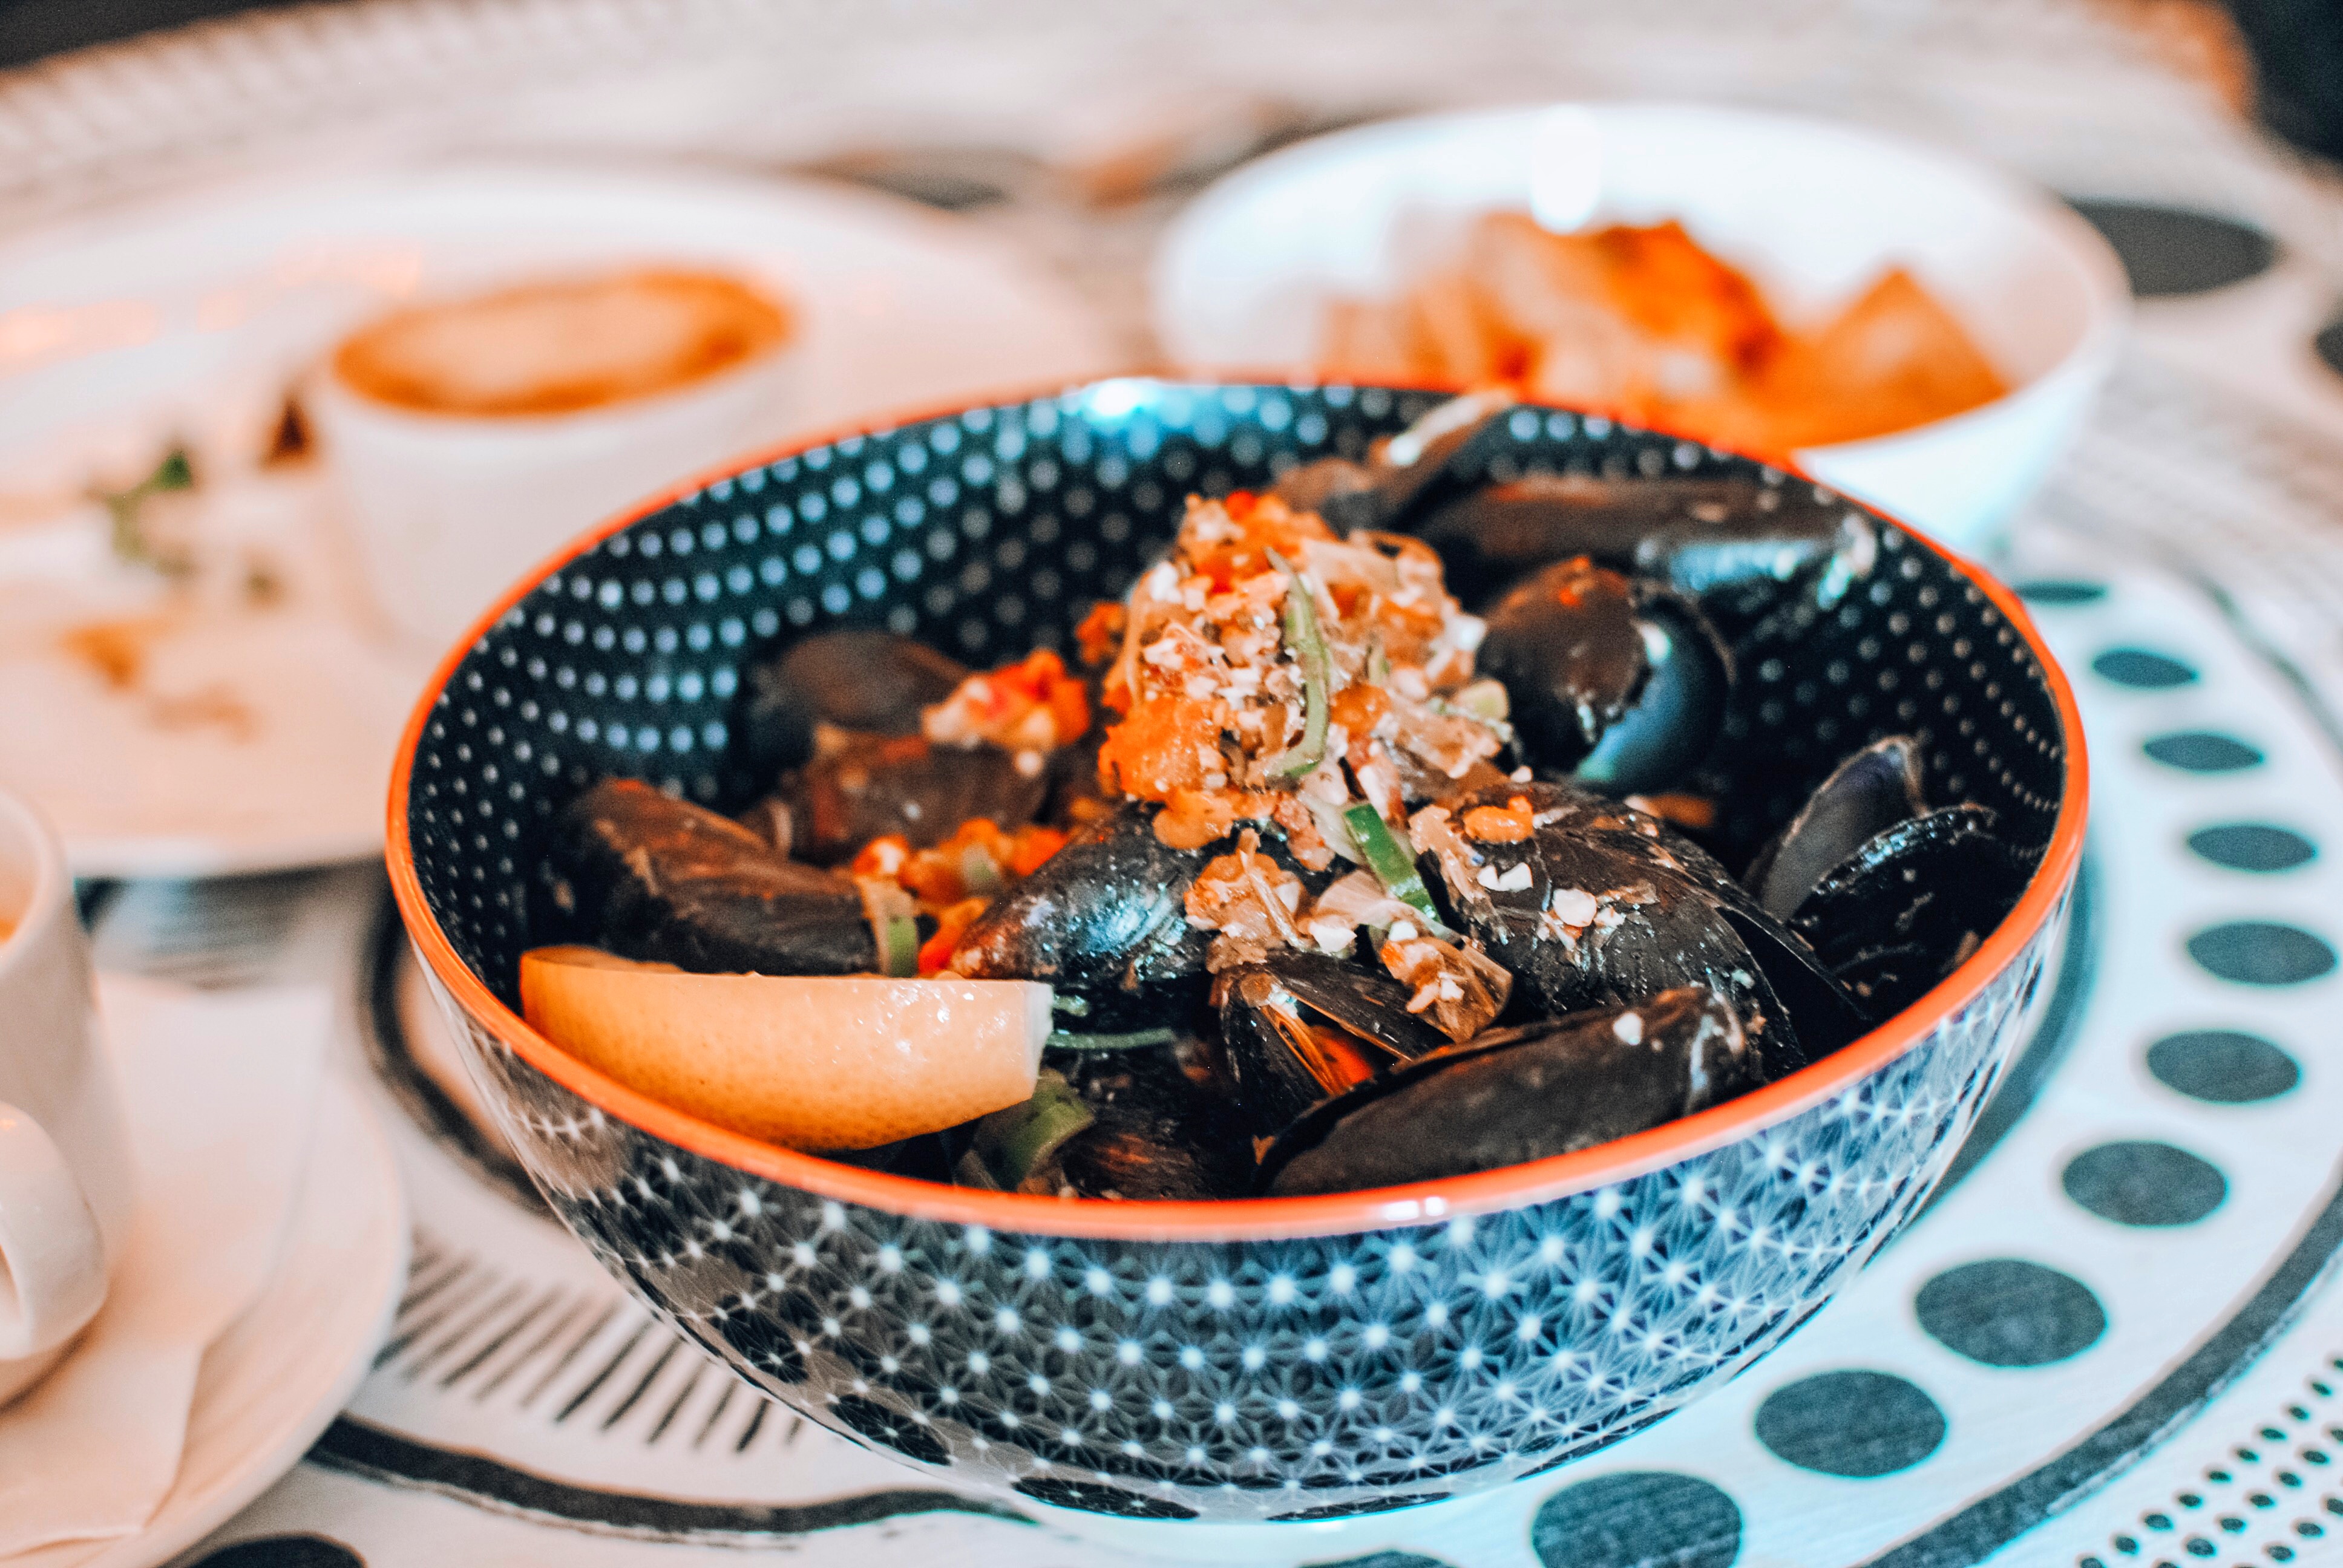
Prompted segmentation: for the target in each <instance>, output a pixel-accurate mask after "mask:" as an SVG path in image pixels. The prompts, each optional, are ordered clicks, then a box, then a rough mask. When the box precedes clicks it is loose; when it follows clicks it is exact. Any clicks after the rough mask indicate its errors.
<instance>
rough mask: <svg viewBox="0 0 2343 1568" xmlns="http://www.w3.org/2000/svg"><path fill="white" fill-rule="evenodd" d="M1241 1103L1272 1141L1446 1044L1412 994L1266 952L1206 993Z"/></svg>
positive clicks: (1339, 963)
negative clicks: (1339, 1098)
mask: <svg viewBox="0 0 2343 1568" xmlns="http://www.w3.org/2000/svg"><path fill="white" fill-rule="evenodd" d="M1212 996H1213V1001H1214V1006H1215V1010H1216V1011H1217V1013H1218V1014H1219V1017H1220V1024H1221V1050H1222V1055H1223V1057H1224V1058H1225V1059H1226V1060H1227V1063H1228V1071H1229V1077H1230V1080H1231V1081H1232V1084H1233V1085H1234V1087H1235V1090H1236V1095H1237V1100H1238V1102H1239V1103H1240V1104H1241V1105H1242V1106H1243V1107H1244V1111H1245V1114H1246V1116H1247V1118H1248V1119H1249V1120H1250V1121H1251V1122H1252V1127H1253V1130H1254V1131H1255V1132H1256V1133H1258V1134H1259V1135H1260V1136H1262V1137H1265V1138H1273V1137H1275V1136H1277V1135H1278V1134H1279V1133H1281V1132H1282V1131H1285V1129H1287V1128H1288V1127H1290V1126H1292V1124H1293V1123H1294V1122H1295V1121H1299V1120H1300V1119H1301V1118H1302V1115H1303V1114H1304V1113H1305V1112H1307V1111H1310V1110H1311V1109H1312V1108H1313V1107H1315V1106H1316V1105H1318V1104H1319V1103H1321V1102H1322V1101H1326V1100H1329V1099H1332V1097H1334V1096H1335V1095H1338V1094H1341V1093H1342V1092H1344V1091H1347V1090H1349V1089H1350V1088H1352V1087H1353V1085H1355V1084H1358V1083H1362V1082H1364V1081H1366V1080H1368V1079H1370V1078H1372V1077H1373V1076H1374V1075H1375V1074H1376V1073H1378V1072H1380V1071H1382V1070H1384V1069H1386V1068H1389V1067H1391V1066H1393V1065H1394V1064H1396V1063H1399V1062H1404V1061H1413V1060H1415V1059H1416V1058H1417V1057H1419V1056H1424V1055H1427V1054H1429V1053H1431V1052H1432V1051H1434V1050H1441V1049H1442V1048H1443V1047H1445V1046H1447V1045H1448V1044H1449V1040H1448V1037H1447V1036H1446V1035H1444V1034H1443V1033H1442V1032H1441V1031H1440V1030H1438V1029H1436V1028H1435V1027H1433V1024H1432V1023H1431V1022H1430V1021H1429V1020H1425V1019H1424V1018H1423V1017H1422V1016H1421V1015H1420V1014H1418V1013H1413V1012H1410V1011H1409V1010H1408V1007H1407V1003H1408V996H1409V988H1408V987H1406V986H1404V985H1402V984H1401V983H1400V982H1399V981H1397V980H1393V979H1392V978H1391V977H1390V976H1389V975H1386V974H1382V973H1378V972H1376V971H1374V970H1368V969H1365V968H1363V967H1361V966H1360V965H1359V964H1357V963H1354V962H1350V961H1346V960H1342V959H1336V958H1331V957H1328V956H1326V955H1324V954H1322V953H1305V952H1292V951H1286V952H1278V953H1272V954H1271V955H1270V956H1269V957H1268V958H1266V959H1264V960H1262V962H1260V963H1258V964H1247V965H1244V966H1242V967H1241V968H1238V969H1232V970H1228V971H1227V972H1226V973H1224V974H1222V975H1220V976H1219V977H1217V978H1216V979H1215V980H1214V981H1213V985H1212Z"/></svg>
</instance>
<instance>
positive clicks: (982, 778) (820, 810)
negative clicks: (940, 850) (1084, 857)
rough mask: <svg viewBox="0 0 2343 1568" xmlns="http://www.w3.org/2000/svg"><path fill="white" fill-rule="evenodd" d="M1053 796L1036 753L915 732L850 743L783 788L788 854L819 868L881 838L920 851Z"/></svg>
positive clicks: (1020, 822)
mask: <svg viewBox="0 0 2343 1568" xmlns="http://www.w3.org/2000/svg"><path fill="white" fill-rule="evenodd" d="M1049 794H1050V776H1049V762H1048V759H1047V758H1046V757H1044V756H1043V755H1041V753H1039V752H1011V751H1004V750H1002V749H1001V748H1000V747H997V746H937V745H933V744H930V742H928V741H926V740H924V739H920V737H918V736H916V735H909V736H897V737H893V738H881V737H878V736H855V737H852V738H850V739H847V740H846V742H845V743H844V744H843V745H841V746H840V747H839V748H838V749H835V750H831V751H829V752H826V753H825V754H823V755H822V756H820V757H817V758H815V759H813V760H812V761H811V762H809V763H807V764H806V765H805V766H804V767H803V768H800V769H798V770H797V771H796V772H794V773H792V774H790V775H789V776H788V777H787V778H786V779H783V780H782V784H781V789H780V795H781V798H782V799H784V800H786V801H788V802H789V815H790V820H791V822H792V824H793V825H794V829H795V835H796V836H795V841H794V843H793V845H792V850H791V852H792V853H794V854H797V855H799V856H800V857H801V858H803V859H809V860H812V861H814V862H816V863H817V864H822V865H827V864H830V863H831V862H833V861H837V860H842V859H847V858H848V857H850V856H851V855H852V854H854V852H855V851H856V850H858V849H861V848H862V847H863V846H864V845H865V844H868V843H869V842H870V840H871V839H875V838H877V837H879V836H880V834H882V833H900V834H901V835H902V836H903V838H904V839H905V840H906V841H907V842H908V843H909V844H910V846H911V848H913V849H926V848H927V847H928V846H930V845H931V844H938V843H940V842H942V841H943V840H944V839H949V838H950V837H951V835H952V833H953V831H954V830H955V829H958V828H959V827H960V824H961V823H963V822H966V821H968V820H969V819H970V818H974V817H984V818H989V819H991V821H992V822H993V824H994V825H995V826H996V827H999V828H1001V829H1008V830H1014V829H1018V828H1021V827H1023V826H1025V824H1027V823H1029V822H1031V821H1032V820H1033V819H1034V818H1035V817H1037V816H1038V815H1039V814H1040V812H1041V806H1042V803H1043V802H1044V801H1045V800H1047V799H1048V798H1049Z"/></svg>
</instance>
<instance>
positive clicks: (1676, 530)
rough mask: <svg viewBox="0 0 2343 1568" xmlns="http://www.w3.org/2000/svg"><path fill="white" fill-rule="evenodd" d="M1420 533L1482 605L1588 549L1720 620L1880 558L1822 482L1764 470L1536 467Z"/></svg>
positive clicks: (1861, 521)
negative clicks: (1767, 474) (1658, 472)
mask: <svg viewBox="0 0 2343 1568" xmlns="http://www.w3.org/2000/svg"><path fill="white" fill-rule="evenodd" d="M1417 532H1418V534H1419V535H1420V536H1421V537H1422V538H1423V539H1424V541H1425V542H1426V543H1428V544H1430V545H1431V546H1432V547H1433V548H1435V549H1437V550H1438V551H1439V552H1440V555H1441V558H1442V559H1443V561H1445V562H1446V563H1447V566H1448V586H1449V591H1450V592H1452V593H1453V594H1455V595H1456V596H1457V597H1458V598H1462V599H1463V600H1464V601H1465V602H1466V603H1467V604H1473V603H1477V602H1479V601H1480V600H1481V599H1482V598H1483V597H1485V596H1486V595H1488V594H1491V593H1493V592H1494V591H1496V589H1497V588H1500V587H1501V586H1502V585H1503V584H1505V583H1507V582H1511V581H1513V579H1515V578H1519V577H1521V576H1522V575H1523V573H1525V572H1529V571H1533V570H1534V569H1536V568H1539V567H1542V566H1546V565H1549V564H1551V563H1553V562H1555V561H1564V560H1569V559H1571V558H1574V557H1576V556H1586V557H1590V558H1593V559H1594V562H1595V564H1596V565H1598V566H1605V567H1609V568H1611V569H1613V570H1614V571H1620V572H1625V573H1628V574H1629V575H1631V576H1634V577H1638V578H1648V579H1650V580H1653V581H1655V582H1660V583H1664V584H1665V585H1667V586H1668V587H1669V588H1673V589H1674V590H1675V591H1676V592H1678V593H1680V594H1682V595H1684V597H1685V598H1689V599H1691V600H1693V601H1694V603H1696V604H1698V605H1699V606H1700V607H1701V609H1702V611H1703V612H1704V613H1705V614H1706V615H1708V616H1709V617H1711V618H1713V619H1715V620H1716V621H1717V622H1718V623H1719V624H1720V626H1723V627H1726V628H1737V627H1740V626H1743V625H1745V624H1747V623H1749V622H1750V621H1753V620H1755V618H1758V617H1760V616H1762V615H1764V614H1765V612H1766V611H1767V610H1769V609H1771V608H1773V607H1774V606H1775V605H1776V604H1778V603H1780V602H1781V601H1782V600H1783V599H1784V598H1786V597H1787V596H1788V595H1790V594H1791V593H1792V592H1793V591H1794V590H1795V588H1797V587H1798V586H1799V585H1801V584H1805V583H1809V582H1813V581H1814V580H1815V579H1816V578H1819V577H1821V576H1822V575H1823V574H1824V573H1825V571H1826V569H1827V568H1829V567H1830V566H1831V565H1832V564H1833V563H1834V562H1836V563H1839V564H1840V565H1841V566H1842V567H1844V568H1849V569H1851V568H1853V566H1854V565H1855V563H1856V562H1858V561H1860V562H1862V563H1864V564H1865V568H1866V569H1867V565H1868V562H1869V561H1870V559H1871V558H1872V557H1873V556H1875V554H1876V550H1877V544H1876V539H1875V536H1874V535H1873V533H1872V525H1871V523H1870V521H1869V520H1868V519H1867V518H1865V517H1864V516H1863V515H1862V514H1861V513H1860V512H1859V511H1857V510H1855V508H1852V507H1850V506H1848V505H1847V504H1846V503H1845V501H1841V500H1836V499H1831V500H1825V499H1824V498H1823V497H1822V496H1821V494H1820V493H1818V492H1817V491H1815V488H1814V487H1811V486H1807V485H1802V484H1799V483H1797V482H1795V481H1784V480H1776V481H1775V482H1772V483H1768V482H1766V481H1765V480H1764V479H1761V478H1757V477H1738V476H1736V477H1705V476H1703V477H1694V476H1691V475H1673V476H1671V475H1662V476H1660V477H1619V478H1606V477H1596V476H1594V475H1592V474H1531V475H1527V476H1525V477H1522V478H1520V479H1516V480H1513V481H1512V482H1510V483H1507V484H1502V485H1493V486H1491V487H1488V488H1486V489H1483V490H1476V491H1474V492H1473V493H1471V494H1469V495H1466V496H1463V497H1460V498H1456V499H1454V500H1452V501H1449V502H1448V503H1447V504H1445V505H1443V506H1442V507H1441V508H1439V509H1438V510H1436V511H1434V512H1433V513H1432V514H1431V515H1430V516H1428V517H1426V518H1424V520H1423V523H1422V525H1421V526H1420V527H1419V528H1418V529H1417Z"/></svg>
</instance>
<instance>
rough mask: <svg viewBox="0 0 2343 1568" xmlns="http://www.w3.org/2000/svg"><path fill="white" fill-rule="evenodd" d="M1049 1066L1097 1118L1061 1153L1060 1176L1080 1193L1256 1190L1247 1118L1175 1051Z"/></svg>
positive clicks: (1179, 1197)
mask: <svg viewBox="0 0 2343 1568" xmlns="http://www.w3.org/2000/svg"><path fill="white" fill-rule="evenodd" d="M1052 1060H1055V1061H1056V1062H1057V1063H1058V1064H1059V1067H1060V1070H1061V1071H1062V1072H1064V1073H1065V1075H1066V1080H1067V1081H1068V1082H1069V1083H1071V1085H1072V1086H1073V1088H1074V1091H1075V1092H1076V1093H1078V1094H1080V1095H1081V1097H1082V1102H1083V1103H1084V1104H1086V1105H1088V1106H1089V1107H1090V1109H1091V1115H1092V1116H1093V1117H1095V1118H1096V1120H1095V1121H1092V1122H1091V1125H1090V1126H1089V1127H1086V1128H1084V1129H1083V1130H1082V1131H1080V1132H1077V1133H1076V1134H1074V1136H1073V1137H1072V1138H1071V1139H1069V1140H1068V1141H1067V1142H1066V1146H1065V1147H1064V1148H1063V1149H1062V1150H1061V1151H1059V1153H1058V1171H1059V1176H1060V1179H1061V1181H1062V1182H1063V1183H1064V1184H1065V1185H1066V1186H1068V1187H1071V1188H1072V1189H1073V1190H1074V1191H1075V1192H1076V1193H1077V1194H1078V1195H1079V1196H1081V1197H1084V1198H1106V1199H1110V1200H1111V1199H1127V1200H1130V1201H1134V1202H1138V1201H1152V1202H1181V1201H1189V1202H1194V1201H1204V1200H1208V1199H1219V1198H1241V1197H1242V1196H1244V1194H1245V1193H1246V1192H1247V1191H1250V1190H1251V1188H1252V1144H1251V1142H1250V1141H1249V1140H1248V1139H1247V1138H1246V1136H1245V1132H1244V1126H1243V1121H1242V1118H1241V1117H1240V1116H1239V1115H1238V1114H1237V1111H1236V1108H1235V1107H1234V1106H1232V1105H1231V1104H1230V1103H1229V1102H1228V1101H1227V1099H1226V1098H1225V1097H1224V1096H1223V1095H1222V1093H1221V1092H1220V1091H1218V1090H1216V1089H1214V1088H1213V1087H1212V1084H1211V1083H1210V1081H1209V1079H1208V1077H1207V1075H1206V1074H1204V1073H1202V1071H1191V1070H1187V1069H1186V1068H1184V1067H1183V1066H1182V1062H1181V1061H1180V1060H1179V1059H1178V1057H1177V1056H1176V1055H1175V1053H1174V1051H1173V1050H1172V1048H1170V1047H1158V1048H1155V1049H1152V1050H1118V1051H1112V1052H1106V1053H1095V1054H1094V1053H1088V1052H1085V1053H1083V1054H1081V1055H1079V1056H1076V1055H1065V1056H1060V1057H1056V1058H1053V1059H1052Z"/></svg>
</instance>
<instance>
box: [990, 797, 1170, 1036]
mask: <svg viewBox="0 0 2343 1568" xmlns="http://www.w3.org/2000/svg"><path fill="white" fill-rule="evenodd" d="M1211 859H1212V850H1210V849H1172V848H1171V847H1170V846H1169V845H1167V844H1165V843H1164V842H1163V841H1162V840H1161V839H1158V838H1157V837H1156V836H1155V809H1154V808H1152V807H1146V806H1141V805H1138V804H1135V803H1130V802H1126V803H1125V804H1123V805H1121V806H1118V807H1116V808H1115V809H1113V811H1111V813H1109V814H1108V815H1106V816H1103V817H1101V818H1099V819H1096V820H1094V821H1092V822H1091V823H1089V824H1087V825H1086V826H1084V827H1082V828H1081V829H1077V830H1076V831H1075V832H1074V834H1073V836H1072V837H1071V838H1070V839H1067V840H1066V844H1065V847H1064V848H1063V849H1060V850H1059V851H1058V852H1057V853H1056V854H1054V855H1052V856H1051V857H1050V858H1049V859H1047V860H1045V861H1043V862H1042V863H1041V866H1040V867H1039V868H1038V869H1036V870H1035V871H1034V872H1033V874H1032V875H1031V876H1030V877H1027V878H1026V879H1023V880H1022V881H1021V882H1018V883H1017V884H1016V885H1015V886H1013V887H1011V889H1010V890H1008V891H1007V892H1005V893H1003V894H1001V897H999V898H998V899H995V900H993V901H992V904H991V907H990V908H989V909H987V910H985V911H984V913H983V914H982V915H981V916H980V917H979V919H978V920H977V921H976V923H975V924H973V925H971V926H970V927H969V928H968V930H967V931H965V932H964V933H963V934H962V935H961V937H960V945H959V946H958V947H956V948H954V949H953V950H952V960H951V966H952V968H953V969H954V970H956V971H957V972H959V973H960V974H964V975H967V976H969V977H970V978H971V979H974V980H1047V981H1049V982H1050V983H1051V985H1052V986H1054V987H1056V988H1057V1001H1056V1005H1057V1008H1058V1027H1059V1029H1060V1030H1064V1031H1066V1032H1070V1033H1078V1034H1081V1033H1091V1034H1121V1033H1136V1032H1145V1031H1149V1030H1171V1029H1176V1028H1178V1027H1179V1026H1181V1025H1182V1024H1183V1023H1184V1022H1185V1021H1186V1020H1185V1017H1184V1016H1183V1015H1184V1012H1185V1010H1186V1009H1187V1008H1190V1007H1192V1006H1193V1005H1194V1002H1195V1000H1197V996H1198V993H1200V992H1201V991H1202V988H1203V985H1204V983H1205V976H1204V956H1205V950H1206V949H1207V948H1209V947H1210V946H1211V942H1212V933H1211V932H1209V931H1199V930H1194V929H1192V927H1190V925H1189V924H1188V915H1187V907H1186V900H1187V893H1188V887H1189V884H1190V883H1192V882H1193V881H1194V880H1195V879H1196V873H1197V872H1199V871H1201V870H1202V869H1204V866H1205V864H1206V863H1207V862H1208V861H1210V860H1211ZM1175 999H1176V1000H1175Z"/></svg>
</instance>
